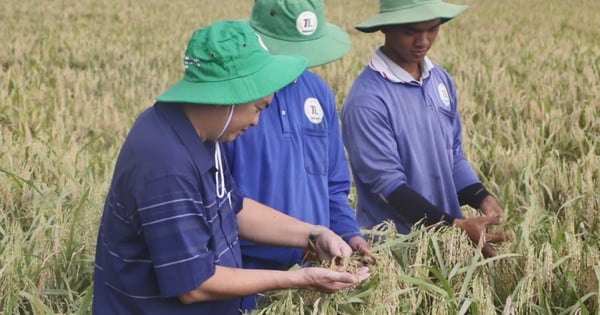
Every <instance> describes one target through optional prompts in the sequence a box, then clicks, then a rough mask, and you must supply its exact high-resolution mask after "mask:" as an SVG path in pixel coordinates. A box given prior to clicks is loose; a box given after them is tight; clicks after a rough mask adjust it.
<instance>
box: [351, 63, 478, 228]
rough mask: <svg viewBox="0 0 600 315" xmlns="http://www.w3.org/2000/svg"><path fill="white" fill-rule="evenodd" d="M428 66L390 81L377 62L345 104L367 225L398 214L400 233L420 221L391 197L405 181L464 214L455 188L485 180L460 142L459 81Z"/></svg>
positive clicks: (359, 215)
mask: <svg viewBox="0 0 600 315" xmlns="http://www.w3.org/2000/svg"><path fill="white" fill-rule="evenodd" d="M379 56H381V54H379ZM379 60H381V57H380V59H379ZM382 65H383V66H382ZM428 65H429V66H430V69H428V70H429V71H428V73H427V74H426V75H425V76H424V77H423V78H422V80H420V81H414V80H413V81H401V80H391V79H390V74H391V72H389V71H388V72H386V71H378V70H381V69H378V68H377V67H378V66H379V67H380V68H382V67H383V68H385V64H384V63H382V62H380V63H379V64H377V65H375V64H374V63H373V62H372V63H371V65H370V66H367V67H366V68H365V69H364V70H363V71H362V73H361V74H360V75H359V76H358V78H357V79H356V81H355V82H354V84H353V86H352V88H351V90H350V92H349V93H348V96H347V98H346V100H345V103H344V105H343V108H342V115H341V118H342V130H343V137H344V144H345V146H346V149H347V150H348V155H349V159H350V165H351V168H352V172H353V175H354V180H355V185H356V189H357V193H358V205H357V218H358V221H359V223H360V224H361V225H363V226H365V227H367V228H370V227H372V226H374V225H376V224H378V223H381V222H382V221H384V220H393V221H394V223H395V224H396V227H397V229H398V230H399V231H400V232H402V233H407V232H408V231H409V230H410V228H411V226H412V225H413V224H414V223H415V222H411V221H410V220H407V219H406V217H405V216H403V215H402V213H399V211H398V210H397V209H394V208H393V207H391V206H390V205H389V204H388V202H387V201H386V200H387V198H388V197H389V196H390V194H391V193H392V192H393V191H394V190H396V189H397V188H398V187H400V186H401V185H404V184H406V185H408V186H409V187H411V188H412V189H414V190H415V191H417V192H418V193H420V194H421V195H422V196H423V197H425V198H426V199H427V200H429V201H430V202H431V203H432V204H434V205H435V206H437V207H439V208H440V209H441V210H442V211H443V212H445V213H447V214H450V215H452V216H454V217H456V218H462V214H461V211H460V204H459V201H458V197H457V192H458V191H460V190H461V189H463V188H465V187H467V186H469V185H471V184H474V183H478V182H480V181H479V179H478V178H477V176H476V175H475V173H474V171H473V169H472V167H471V165H470V164H469V162H468V161H467V160H466V158H465V156H464V152H463V149H462V131H461V128H462V127H461V122H460V117H459V112H458V108H457V100H456V89H455V86H454V82H453V81H452V79H451V78H450V76H449V75H448V73H447V72H446V71H444V70H443V69H442V68H441V67H439V66H437V65H434V64H433V63H428ZM388 70H390V69H388ZM391 70H392V71H393V70H394V69H391Z"/></svg>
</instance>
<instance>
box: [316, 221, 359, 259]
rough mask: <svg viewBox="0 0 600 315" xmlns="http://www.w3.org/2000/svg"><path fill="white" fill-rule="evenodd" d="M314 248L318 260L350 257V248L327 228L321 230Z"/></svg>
mask: <svg viewBox="0 0 600 315" xmlns="http://www.w3.org/2000/svg"><path fill="white" fill-rule="evenodd" d="M315 246H316V250H317V256H318V257H319V259H320V260H331V259H333V258H334V257H350V255H352V248H350V246H349V245H348V244H346V242H345V241H344V240H343V239H342V238H341V237H340V236H339V235H337V234H335V233H334V232H333V231H331V230H330V229H327V228H323V230H322V231H321V232H320V233H319V236H318V238H317V241H316V244H315Z"/></svg>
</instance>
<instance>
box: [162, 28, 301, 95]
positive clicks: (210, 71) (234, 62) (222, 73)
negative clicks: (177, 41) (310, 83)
mask: <svg viewBox="0 0 600 315" xmlns="http://www.w3.org/2000/svg"><path fill="white" fill-rule="evenodd" d="M183 64H184V66H185V72H184V74H183V79H181V80H180V81H179V82H177V83H176V84H175V85H173V86H172V87H171V88H170V89H168V90H167V91H166V92H164V93H163V94H162V95H160V96H158V97H157V98H156V100H157V101H159V102H165V103H193V104H211V105H232V104H243V103H248V102H252V101H255V100H258V99H261V98H263V97H265V96H267V95H269V94H272V93H274V92H276V91H277V90H279V89H281V88H283V87H284V86H286V85H288V84H289V83H291V82H292V81H294V80H295V79H296V78H298V77H299V76H300V74H302V72H303V71H304V70H305V69H306V59H305V58H304V57H302V56H274V55H271V54H270V53H269V52H268V50H267V47H266V46H265V45H264V43H263V42H262V40H261V38H260V36H259V35H258V34H256V32H255V31H254V30H252V28H251V27H250V26H248V23H245V22H242V21H218V22H215V23H214V24H212V25H210V26H208V27H206V28H202V29H199V30H196V31H195V32H194V34H193V35H192V37H191V39H190V41H189V42H188V46H187V49H186V52H185V57H184V58H183Z"/></svg>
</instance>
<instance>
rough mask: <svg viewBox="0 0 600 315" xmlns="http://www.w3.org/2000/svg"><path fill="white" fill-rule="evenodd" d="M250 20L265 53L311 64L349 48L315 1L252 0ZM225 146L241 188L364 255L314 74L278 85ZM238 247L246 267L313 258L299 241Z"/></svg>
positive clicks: (328, 94)
mask: <svg viewBox="0 0 600 315" xmlns="http://www.w3.org/2000/svg"><path fill="white" fill-rule="evenodd" d="M248 23H249V24H250V26H252V28H253V29H254V30H255V31H256V32H257V33H258V34H260V36H261V38H262V39H263V42H264V43H265V46H267V48H268V49H269V51H270V52H271V53H273V54H275V55H295V54H300V55H302V56H304V57H306V59H307V60H308V67H309V68H313V67H318V66H321V65H325V64H329V63H331V62H334V61H336V60H338V59H340V58H342V57H343V56H345V55H346V54H347V53H348V51H349V49H350V37H349V35H348V33H347V32H346V31H344V30H343V29H342V28H341V27H339V26H337V25H334V24H331V23H329V22H328V21H327V19H326V17H325V5H324V4H323V1H321V0H257V1H256V2H255V3H254V6H253V8H252V14H251V16H250V19H249V20H248ZM224 149H225V150H224V151H225V156H226V157H227V160H228V165H230V167H231V173H232V175H233V177H234V179H235V181H236V183H237V184H238V186H239V188H240V190H241V191H242V192H243V193H244V194H245V195H247V196H249V197H250V198H253V199H255V200H257V201H260V202H262V203H264V204H266V205H268V206H270V207H273V208H275V209H278V210H280V211H283V212H284V213H286V214H288V215H290V216H293V217H295V218H299V219H301V220H303V221H306V222H309V223H312V224H317V225H322V226H326V227H329V228H331V229H332V230H333V231H334V232H336V233H337V234H338V235H341V236H342V237H343V238H344V240H345V241H346V242H347V243H348V244H349V245H350V247H351V248H352V249H353V250H354V251H359V252H361V253H362V254H363V255H366V256H367V257H368V250H369V248H370V245H369V243H368V242H367V241H366V240H365V238H364V237H363V236H362V234H361V232H360V226H359V225H358V223H357V221H356V216H355V211H354V209H353V208H352V205H351V204H350V202H349V199H348V194H349V191H350V187H351V181H350V180H351V177H350V170H349V166H348V162H347V159H346V156H345V153H344V146H343V142H342V137H341V129H340V125H339V116H338V113H337V106H336V101H335V96H334V93H333V91H332V90H331V88H330V87H329V85H328V84H327V83H326V82H325V81H324V80H323V79H322V78H320V77H319V76H318V75H317V74H315V73H314V72H311V71H309V70H306V71H305V72H304V73H303V74H302V75H301V76H300V77H299V78H298V79H297V80H295V81H294V82H293V83H292V84H289V85H288V86H286V87H285V88H283V89H281V90H279V91H277V92H276V93H275V96H274V98H273V102H272V103H271V106H270V108H269V110H268V111H265V112H264V113H263V115H262V117H261V124H260V125H259V126H257V127H256V128H253V129H252V130H249V131H248V132H247V133H246V134H245V135H244V137H240V138H238V139H236V140H235V141H233V142H229V143H227V144H226V145H224ZM284 182H285V184H284V185H282V183H284ZM241 246H242V261H243V263H244V268H259V269H273V270H288V269H290V268H291V267H292V266H294V265H303V264H306V263H309V262H310V260H311V258H312V257H311V256H312V255H309V253H305V252H304V251H303V250H302V249H299V248H280V247H275V246H269V245H264V244H256V243H254V242H250V241H245V240H243V241H241ZM259 301H260V295H252V296H248V297H245V298H244V302H243V306H244V309H245V310H252V309H255V308H256V307H257V304H259Z"/></svg>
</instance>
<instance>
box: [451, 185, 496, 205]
mask: <svg viewBox="0 0 600 315" xmlns="http://www.w3.org/2000/svg"><path fill="white" fill-rule="evenodd" d="M488 195H491V194H490V192H489V191H487V189H485V187H483V184H482V183H475V184H473V185H470V186H467V187H465V188H463V189H462V190H461V191H459V192H458V201H459V202H460V205H461V206H464V205H469V206H471V207H473V208H475V209H479V206H481V201H483V198H485V197H487V196H488Z"/></svg>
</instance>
